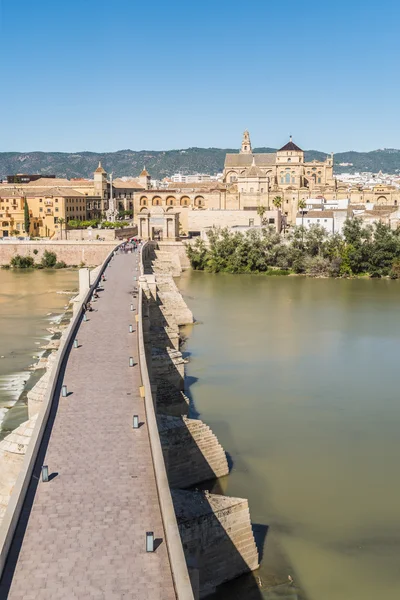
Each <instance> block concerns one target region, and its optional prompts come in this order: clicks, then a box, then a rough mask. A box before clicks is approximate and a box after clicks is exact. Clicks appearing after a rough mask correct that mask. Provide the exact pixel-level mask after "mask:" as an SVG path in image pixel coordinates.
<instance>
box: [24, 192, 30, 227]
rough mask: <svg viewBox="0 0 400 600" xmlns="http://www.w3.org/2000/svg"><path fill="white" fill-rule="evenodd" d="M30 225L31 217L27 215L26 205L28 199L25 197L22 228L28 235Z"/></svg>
mask: <svg viewBox="0 0 400 600" xmlns="http://www.w3.org/2000/svg"><path fill="white" fill-rule="evenodd" d="M30 227H31V219H30V216H29V206H28V201H27V199H26V198H25V204H24V229H25V232H26V234H27V235H29V231H30Z"/></svg>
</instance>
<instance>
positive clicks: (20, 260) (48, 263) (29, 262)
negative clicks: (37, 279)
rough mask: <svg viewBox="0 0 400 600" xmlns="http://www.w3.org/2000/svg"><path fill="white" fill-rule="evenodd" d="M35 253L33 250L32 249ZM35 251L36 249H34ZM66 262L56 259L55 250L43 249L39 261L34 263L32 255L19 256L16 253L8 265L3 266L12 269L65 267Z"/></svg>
mask: <svg viewBox="0 0 400 600" xmlns="http://www.w3.org/2000/svg"><path fill="white" fill-rule="evenodd" d="M33 252H34V253H35V250H34V251H33ZM36 253H37V250H36ZM66 266H67V265H66V263H65V262H64V261H63V260H61V261H58V260H57V254H56V253H55V252H49V251H48V250H45V251H44V253H43V256H42V259H41V261H40V262H38V263H36V262H35V259H34V257H33V256H21V255H20V254H16V255H15V256H13V257H12V259H11V262H10V264H9V265H6V267H5V268H10V267H12V268H13V269H65V268H66Z"/></svg>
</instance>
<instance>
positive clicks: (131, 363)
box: [129, 356, 133, 367]
mask: <svg viewBox="0 0 400 600" xmlns="http://www.w3.org/2000/svg"><path fill="white" fill-rule="evenodd" d="M129 366H130V367H133V356H130V357H129Z"/></svg>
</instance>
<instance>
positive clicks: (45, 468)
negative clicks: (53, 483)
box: [42, 465, 49, 483]
mask: <svg viewBox="0 0 400 600" xmlns="http://www.w3.org/2000/svg"><path fill="white" fill-rule="evenodd" d="M48 480H49V467H48V466H47V465H43V467H42V481H44V482H45V483H46V482H47V481H48Z"/></svg>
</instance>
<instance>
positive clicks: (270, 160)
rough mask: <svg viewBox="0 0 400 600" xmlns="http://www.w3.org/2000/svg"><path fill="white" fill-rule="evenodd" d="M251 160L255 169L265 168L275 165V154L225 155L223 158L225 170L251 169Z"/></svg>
mask: <svg viewBox="0 0 400 600" xmlns="http://www.w3.org/2000/svg"><path fill="white" fill-rule="evenodd" d="M253 158H254V162H255V164H256V166H257V167H267V166H270V165H274V164H275V163H276V154H275V152H267V153H265V154H227V155H226V157H225V168H228V167H251V164H252V162H253Z"/></svg>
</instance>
